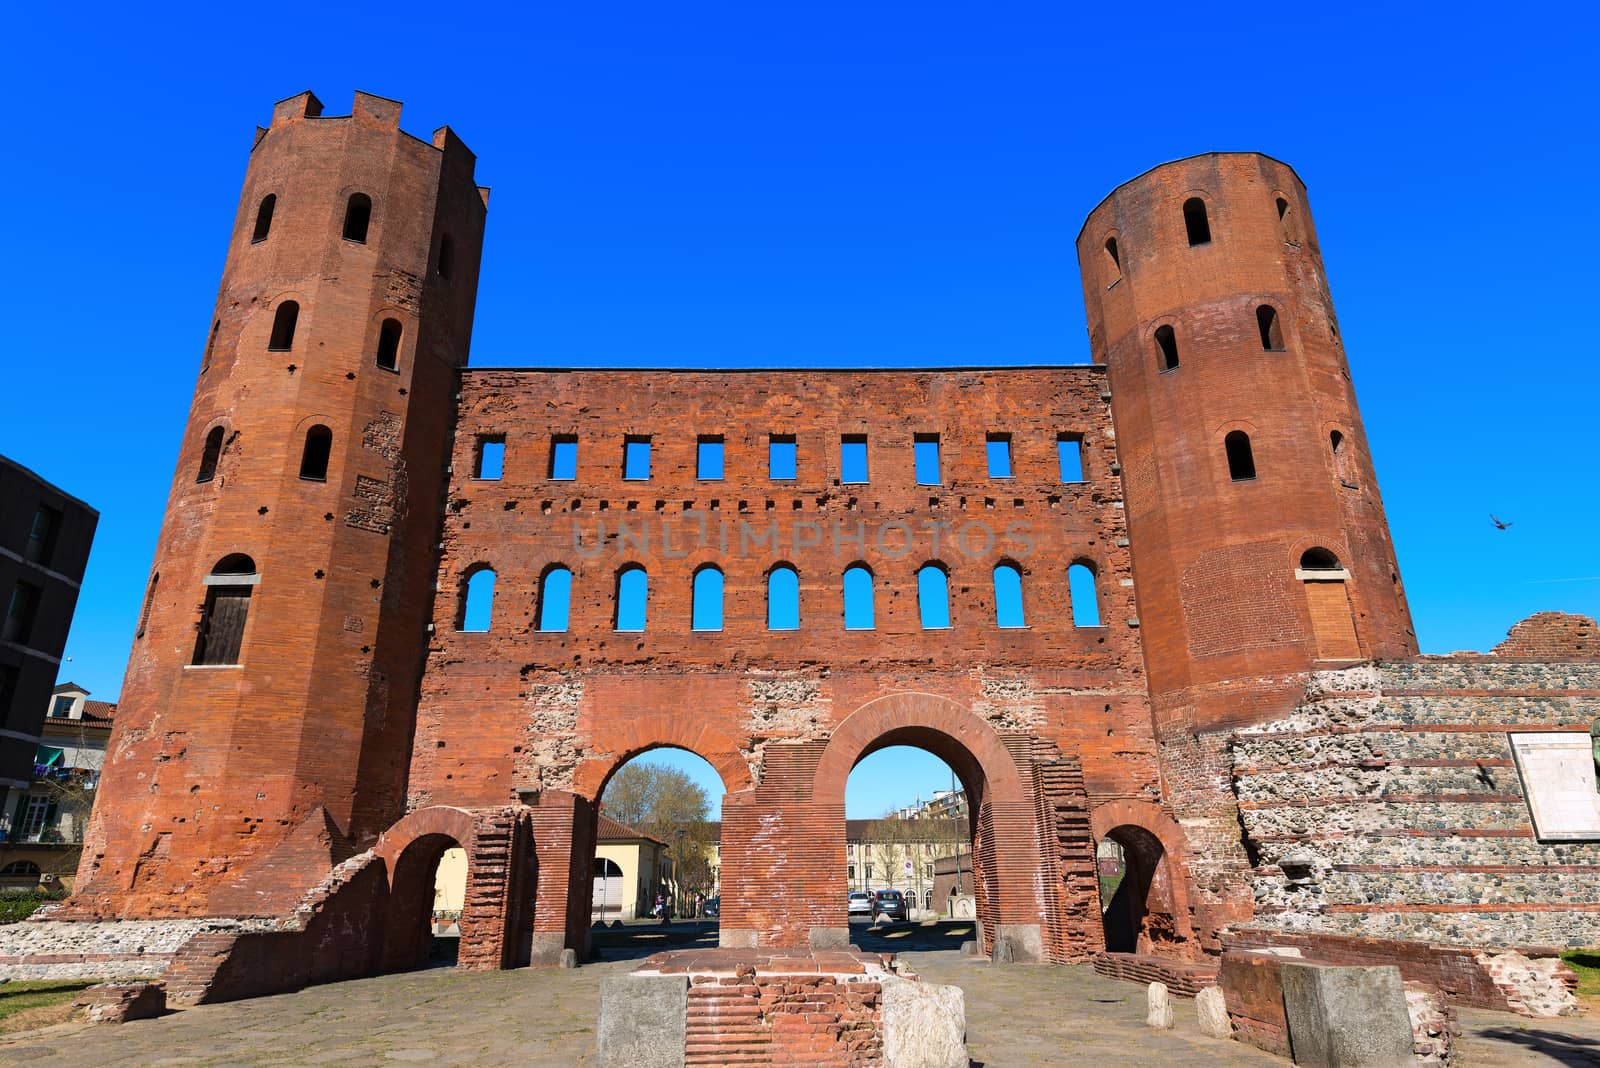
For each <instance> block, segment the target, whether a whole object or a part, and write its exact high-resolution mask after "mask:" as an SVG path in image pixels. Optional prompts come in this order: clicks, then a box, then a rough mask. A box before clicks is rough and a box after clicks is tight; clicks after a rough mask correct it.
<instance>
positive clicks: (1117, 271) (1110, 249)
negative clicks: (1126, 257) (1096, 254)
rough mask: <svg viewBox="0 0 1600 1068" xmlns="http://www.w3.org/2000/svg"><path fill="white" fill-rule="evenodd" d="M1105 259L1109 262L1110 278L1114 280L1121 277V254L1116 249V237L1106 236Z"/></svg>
mask: <svg viewBox="0 0 1600 1068" xmlns="http://www.w3.org/2000/svg"><path fill="white" fill-rule="evenodd" d="M1106 259H1107V260H1109V261H1110V264H1111V280H1112V281H1113V282H1114V281H1116V280H1117V279H1118V278H1121V277H1122V254H1121V252H1120V251H1119V250H1118V249H1117V239H1116V238H1114V237H1108V238H1106Z"/></svg>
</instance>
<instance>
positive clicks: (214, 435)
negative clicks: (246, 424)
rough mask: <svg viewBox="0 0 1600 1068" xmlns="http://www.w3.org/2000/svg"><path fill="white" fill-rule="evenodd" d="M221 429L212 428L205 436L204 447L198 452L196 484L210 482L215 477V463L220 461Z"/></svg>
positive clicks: (217, 427) (218, 427)
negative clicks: (198, 462)
mask: <svg viewBox="0 0 1600 1068" xmlns="http://www.w3.org/2000/svg"><path fill="white" fill-rule="evenodd" d="M223 433H224V431H223V429H222V428H221V427H220V426H214V427H212V428H211V430H210V432H209V433H207V434H206V443H205V447H204V448H202V449H201V450H200V470H199V471H197V472H195V476H194V480H195V481H196V482H210V481H211V480H212V479H214V478H216V477H217V461H218V460H220V459H222V437H223Z"/></svg>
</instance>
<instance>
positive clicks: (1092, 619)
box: [1067, 563, 1100, 627]
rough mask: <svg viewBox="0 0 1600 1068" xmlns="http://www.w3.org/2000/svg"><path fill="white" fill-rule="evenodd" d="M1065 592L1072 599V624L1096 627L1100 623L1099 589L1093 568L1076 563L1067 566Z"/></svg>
mask: <svg viewBox="0 0 1600 1068" xmlns="http://www.w3.org/2000/svg"><path fill="white" fill-rule="evenodd" d="M1067 592H1068V594H1069V595H1070V597H1071V600H1072V625H1073V626H1074V627H1098V626H1099V625H1100V591H1099V589H1098V585H1097V583H1096V581H1095V574H1094V568H1092V567H1090V566H1089V565H1088V564H1083V563H1078V564H1073V565H1072V566H1071V567H1069V568H1067Z"/></svg>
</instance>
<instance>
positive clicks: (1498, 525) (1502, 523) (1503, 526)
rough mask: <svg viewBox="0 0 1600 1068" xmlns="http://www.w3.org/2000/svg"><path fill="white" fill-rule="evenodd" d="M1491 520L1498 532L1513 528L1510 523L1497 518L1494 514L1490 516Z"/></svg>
mask: <svg viewBox="0 0 1600 1068" xmlns="http://www.w3.org/2000/svg"><path fill="white" fill-rule="evenodd" d="M1489 520H1490V522H1492V523H1494V529H1496V530H1505V529H1506V528H1507V527H1509V526H1511V524H1510V523H1507V522H1505V521H1504V520H1502V519H1501V518H1500V517H1499V516H1496V515H1494V514H1492V513H1491V514H1490V516H1489Z"/></svg>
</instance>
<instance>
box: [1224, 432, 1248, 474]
mask: <svg viewBox="0 0 1600 1068" xmlns="http://www.w3.org/2000/svg"><path fill="white" fill-rule="evenodd" d="M1222 447H1223V449H1224V450H1226V451H1227V454H1228V477H1229V478H1231V479H1233V480H1234V481H1235V482H1248V481H1250V480H1251V479H1252V478H1255V477H1256V458H1255V453H1254V452H1252V451H1251V449H1250V435H1249V434H1246V433H1245V432H1244V431H1243V430H1235V431H1232V432H1231V433H1229V434H1228V436H1227V437H1225V438H1223V439H1222Z"/></svg>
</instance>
